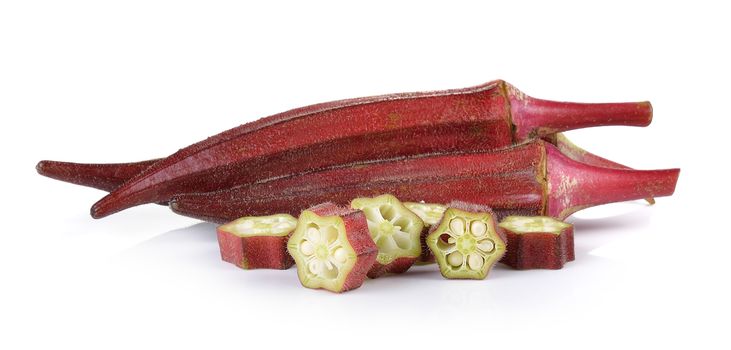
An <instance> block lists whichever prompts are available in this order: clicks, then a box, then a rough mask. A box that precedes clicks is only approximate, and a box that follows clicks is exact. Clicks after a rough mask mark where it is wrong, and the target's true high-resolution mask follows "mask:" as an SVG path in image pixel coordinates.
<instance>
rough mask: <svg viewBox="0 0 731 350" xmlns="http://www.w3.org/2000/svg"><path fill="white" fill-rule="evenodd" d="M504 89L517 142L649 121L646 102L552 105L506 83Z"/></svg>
mask: <svg viewBox="0 0 731 350" xmlns="http://www.w3.org/2000/svg"><path fill="white" fill-rule="evenodd" d="M505 87H506V90H507V95H508V99H509V101H510V110H511V116H512V120H513V124H514V125H515V129H516V130H515V138H516V140H518V141H525V140H528V139H532V138H538V137H543V136H547V135H551V134H554V133H557V132H561V131H568V130H574V129H581V128H589V127H595V126H609V125H625V126H648V125H650V123H651V122H652V104H650V102H648V101H642V102H624V103H574V102H556V101H548V100H542V99H537V98H533V97H530V96H527V95H526V94H524V93H523V92H521V91H520V90H518V89H516V88H515V87H514V86H512V85H510V84H508V83H505Z"/></svg>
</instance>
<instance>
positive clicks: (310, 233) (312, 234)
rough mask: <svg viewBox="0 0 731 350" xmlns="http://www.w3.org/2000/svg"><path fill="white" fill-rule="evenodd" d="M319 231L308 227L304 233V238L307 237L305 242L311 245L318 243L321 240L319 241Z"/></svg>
mask: <svg viewBox="0 0 731 350" xmlns="http://www.w3.org/2000/svg"><path fill="white" fill-rule="evenodd" d="M320 236H321V235H320V230H318V229H316V228H314V227H310V228H308V229H307V232H305V237H307V240H309V241H310V242H313V243H317V242H320V241H321V240H322V239H320Z"/></svg>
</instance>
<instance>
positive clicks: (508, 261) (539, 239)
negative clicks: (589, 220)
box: [499, 216, 575, 270]
mask: <svg viewBox="0 0 731 350" xmlns="http://www.w3.org/2000/svg"><path fill="white" fill-rule="evenodd" d="M499 226H500V227H501V228H502V229H503V232H505V234H506V238H507V244H508V250H507V252H506V253H505V256H503V258H502V259H501V260H500V262H502V263H503V264H505V265H508V266H510V267H512V268H514V269H517V270H528V269H552V270H557V269H561V268H563V266H564V264H566V263H567V262H569V261H573V260H574V258H575V256H574V227H573V225H571V224H569V223H565V222H562V221H559V220H556V219H554V218H550V217H545V216H509V217H506V218H505V219H504V220H503V221H502V222H500V224H499Z"/></svg>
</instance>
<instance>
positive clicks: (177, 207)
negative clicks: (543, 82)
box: [170, 141, 679, 222]
mask: <svg viewBox="0 0 731 350" xmlns="http://www.w3.org/2000/svg"><path fill="white" fill-rule="evenodd" d="M678 174H679V170H678V169H668V170H649V171H640V170H626V169H609V168H602V167H595V166H590V165H586V164H583V163H579V162H576V161H574V160H571V159H569V158H567V157H566V156H564V155H562V154H561V152H559V151H558V150H557V149H556V148H555V147H554V146H552V145H550V144H548V143H546V142H543V141H534V142H530V143H527V144H524V145H521V146H516V147H512V148H509V149H504V150H500V151H494V152H477V153H468V154H463V153H460V154H446V155H445V154H439V155H430V156H423V157H415V158H405V159H395V160H388V161H380V162H372V163H364V164H353V165H349V166H343V167H337V168H333V169H326V170H322V171H317V172H312V173H307V174H301V175H296V176H291V177H288V178H282V179H277V180H273V181H269V182H266V183H261V184H256V185H252V186H242V187H238V188H233V189H229V190H223V191H218V192H211V193H199V194H186V195H180V196H177V197H175V198H174V199H173V201H172V202H171V204H170V206H171V208H172V209H173V210H174V211H175V212H176V213H179V214H182V215H187V216H192V217H196V218H200V219H204V220H209V221H214V222H216V221H229V220H230V218H236V217H240V216H245V215H264V214H265V213H272V212H282V213H297V212H299V211H300V210H302V209H304V208H307V207H309V206H311V205H312V204H313V203H319V202H323V201H325V200H329V201H333V202H335V203H338V204H346V203H349V202H350V201H351V200H352V199H353V198H357V197H373V196H377V195H381V194H384V193H389V194H392V195H394V196H396V197H397V198H399V199H400V200H402V201H409V202H419V201H424V202H426V203H448V202H451V201H453V200H458V201H463V202H468V203H475V204H480V205H487V206H489V207H491V208H492V209H493V210H494V211H495V213H496V214H497V219H498V220H501V219H502V218H503V217H505V216H508V215H522V216H542V215H546V216H552V217H556V218H560V219H563V218H565V217H567V216H569V215H571V214H572V213H573V212H575V211H578V210H580V209H583V208H586V207H589V206H594V205H600V204H605V203H611V202H617V201H625V200H631V199H641V198H646V197H659V196H669V195H671V194H672V193H673V191H674V189H675V183H676V181H677V177H678Z"/></svg>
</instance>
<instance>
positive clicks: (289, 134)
mask: <svg viewBox="0 0 731 350" xmlns="http://www.w3.org/2000/svg"><path fill="white" fill-rule="evenodd" d="M651 112H652V110H651V108H650V105H649V103H646V102H640V103H610V104H578V103H564V102H552V101H545V100H539V99H533V98H530V97H527V96H525V95H524V94H522V93H520V92H519V91H518V90H516V89H514V88H513V87H512V86H510V85H508V84H506V83H505V82H503V81H495V82H491V83H488V84H485V85H480V86H477V87H473V88H466V89H459V90H446V91H437V92H428V93H406V94H394V95H384V96H376V97H368V98H359V99H353V100H344V101H336V102H330V103H324V104H318V105H313V106H308V107H304V108H299V109H295V110H292V111H288V112H285V113H281V114H277V115H274V116H271V117H267V118H263V119H260V120H258V121H255V122H252V123H248V124H244V125H241V126H239V127H237V128H234V129H231V130H228V131H225V132H223V133H221V134H218V135H215V136H212V137H209V138H208V139H206V140H204V141H201V142H199V143H196V144H193V145H191V146H189V147H186V148H183V149H181V150H180V151H178V152H176V153H175V154H173V155H171V156H169V157H168V158H165V159H164V160H162V161H159V162H156V163H155V164H153V165H152V166H151V167H149V168H147V169H145V170H144V171H142V172H141V173H140V174H138V175H136V176H135V177H133V178H132V179H130V180H129V181H127V182H125V183H124V184H123V185H121V186H120V187H119V188H117V189H115V190H114V191H113V192H112V193H110V194H109V195H107V196H106V197H104V198H103V199H102V200H100V201H99V202H97V203H96V204H95V205H94V206H93V207H92V209H91V214H92V216H93V217H95V218H101V217H104V216H107V215H110V214H112V213H115V212H118V211H120V210H123V209H125V208H129V207H132V206H135V205H139V204H144V203H152V202H163V201H167V200H169V199H170V198H171V197H172V196H174V195H176V194H180V193H194V192H206V191H215V190H221V189H225V188H231V187H234V186H238V185H247V184H253V183H255V182H258V181H262V180H266V179H270V178H277V177H281V176H287V175H292V174H298V173H301V172H305V171H311V170H315V169H320V168H323V167H329V166H334V165H338V164H347V163H351V162H358V161H367V160H378V159H383V158H386V157H396V156H409V155H415V154H422V153H431V152H447V151H462V152H464V151H474V150H494V149H498V148H503V147H507V146H511V145H513V144H514V143H519V142H522V141H524V140H527V139H530V138H534V137H540V136H542V135H543V134H544V133H552V132H558V131H562V130H569V129H575V128H582V127H589V126H600V125H636V126H644V125H647V124H648V123H649V121H650V120H651Z"/></svg>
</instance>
